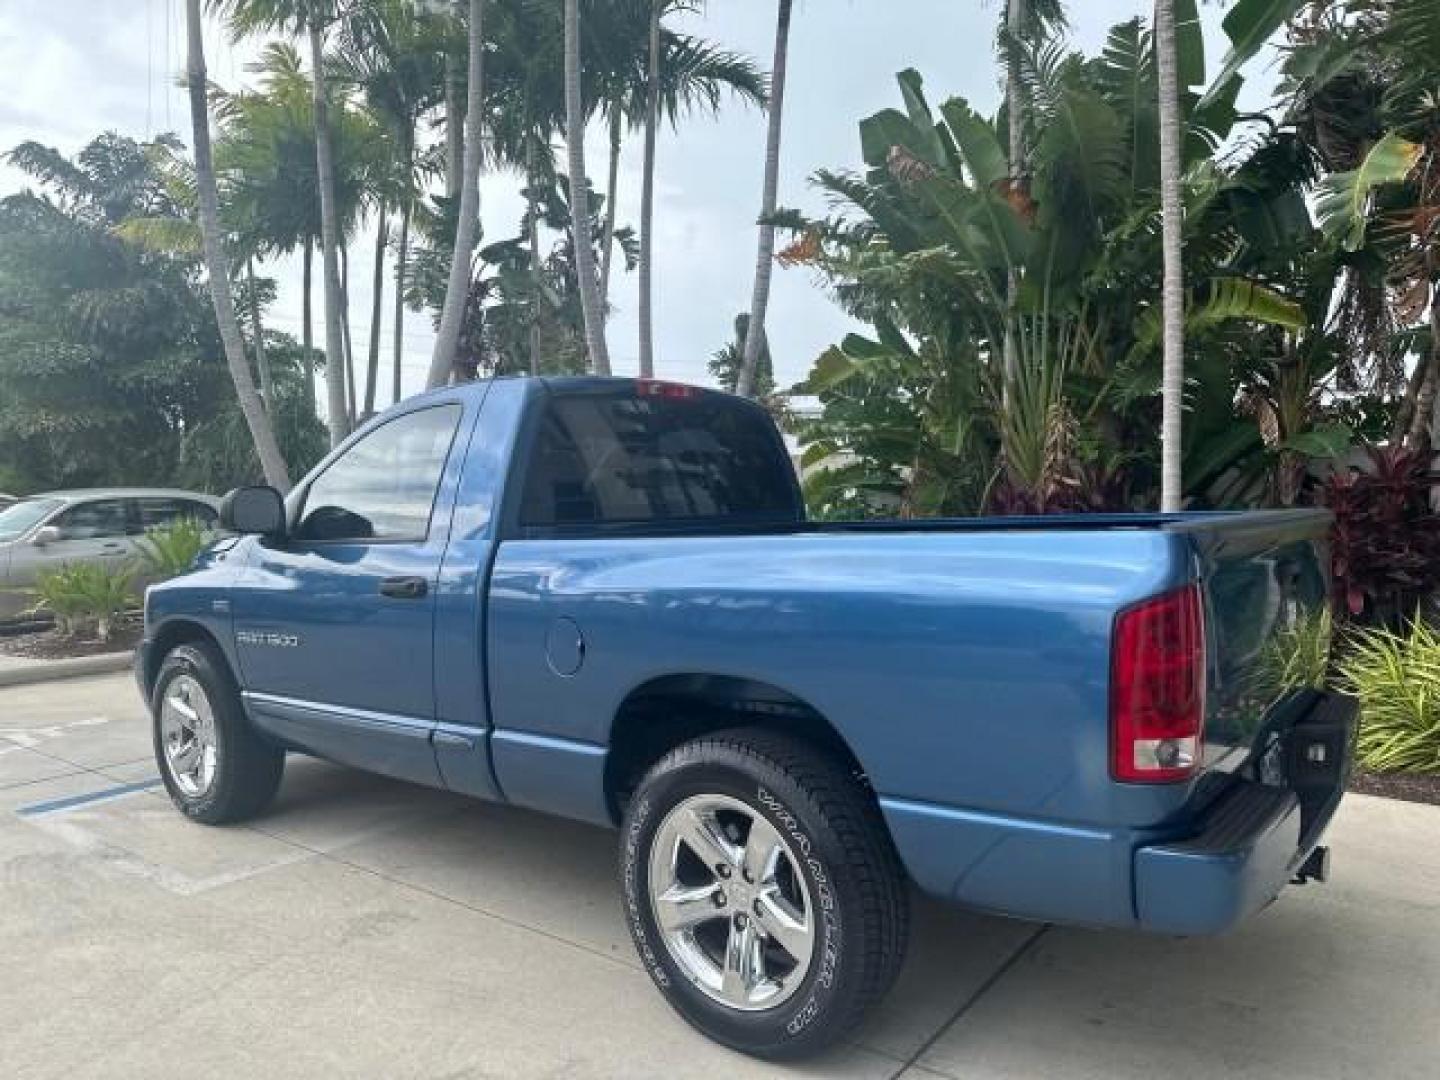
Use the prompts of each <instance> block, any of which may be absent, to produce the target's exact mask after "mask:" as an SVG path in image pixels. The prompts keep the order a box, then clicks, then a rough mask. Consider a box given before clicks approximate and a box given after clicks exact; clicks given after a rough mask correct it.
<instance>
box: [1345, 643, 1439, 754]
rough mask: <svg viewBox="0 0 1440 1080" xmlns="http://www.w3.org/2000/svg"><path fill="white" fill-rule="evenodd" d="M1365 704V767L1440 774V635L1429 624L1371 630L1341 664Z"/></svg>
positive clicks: (1362, 728)
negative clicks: (1399, 629)
mask: <svg viewBox="0 0 1440 1080" xmlns="http://www.w3.org/2000/svg"><path fill="white" fill-rule="evenodd" d="M1341 685H1342V686H1343V687H1344V688H1345V689H1346V690H1347V691H1348V692H1350V693H1352V694H1354V695H1355V696H1356V697H1358V698H1359V699H1360V738H1359V744H1358V746H1357V748H1356V749H1357V757H1358V760H1359V762H1360V764H1361V765H1363V766H1365V767H1366V768H1369V769H1373V770H1375V771H1377V772H1391V771H1395V770H1402V769H1403V770H1411V771H1416V772H1440V634H1437V633H1436V631H1435V629H1434V627H1433V626H1431V625H1430V624H1428V623H1427V622H1426V621H1425V620H1424V619H1420V618H1416V619H1414V620H1413V621H1412V622H1411V623H1410V624H1409V625H1408V627H1406V628H1405V629H1404V630H1403V631H1400V632H1395V631H1391V630H1384V629H1374V630H1366V631H1363V632H1361V633H1359V634H1358V635H1357V636H1356V639H1355V640H1354V641H1353V642H1352V643H1351V647H1350V651H1349V653H1348V655H1347V656H1346V658H1345V659H1344V660H1343V661H1342V663H1341Z"/></svg>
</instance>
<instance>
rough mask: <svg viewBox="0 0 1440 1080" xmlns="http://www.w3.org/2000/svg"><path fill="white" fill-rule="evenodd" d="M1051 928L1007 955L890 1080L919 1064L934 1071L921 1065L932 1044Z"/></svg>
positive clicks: (1044, 926)
mask: <svg viewBox="0 0 1440 1080" xmlns="http://www.w3.org/2000/svg"><path fill="white" fill-rule="evenodd" d="M1049 929H1050V924H1049V923H1045V924H1044V925H1043V926H1041V927H1040V928H1039V929H1038V930H1036V931H1035V933H1033V934H1031V935H1030V936H1029V937H1028V938H1026V939H1025V940H1024V941H1022V942H1021V943H1020V945H1019V947H1018V948H1016V950H1015V951H1014V952H1013V953H1011V954H1010V955H1009V956H1008V957H1006V958H1005V960H1004V961H1003V962H1002V963H1001V964H1000V966H999V967H997V968H996V969H995V970H994V971H992V972H991V973H990V975H989V976H988V977H987V978H986V979H985V981H984V982H983V983H981V984H980V985H979V986H978V987H976V988H975V991H974V992H973V993H972V994H970V996H968V997H967V998H966V999H965V1000H964V1001H962V1002H961V1003H960V1005H959V1007H958V1008H956V1010H955V1011H954V1012H953V1013H951V1014H950V1015H949V1017H947V1018H946V1020H945V1022H944V1023H942V1024H941V1025H940V1026H939V1027H938V1028H936V1029H935V1033H934V1034H933V1035H931V1036H930V1037H929V1038H928V1039H926V1040H925V1041H924V1042H923V1043H921V1044H920V1047H919V1048H918V1049H917V1050H916V1051H915V1052H914V1053H913V1054H911V1055H910V1057H909V1058H908V1059H907V1060H906V1061H904V1062H903V1063H902V1064H901V1066H900V1068H899V1069H897V1070H896V1071H895V1072H893V1073H891V1074H890V1077H889V1080H899V1078H900V1077H901V1076H903V1075H904V1074H905V1072H906V1070H908V1069H910V1068H911V1067H912V1066H918V1067H919V1068H922V1069H925V1071H926V1072H933V1071H934V1070H933V1069H928V1068H926V1067H925V1066H923V1065H920V1064H919V1062H920V1059H921V1058H922V1057H924V1056H925V1055H926V1053H928V1052H929V1050H930V1048H931V1047H932V1046H934V1045H935V1044H936V1043H937V1042H939V1041H940V1039H941V1038H942V1037H943V1036H944V1035H945V1033H946V1032H947V1031H949V1030H950V1029H951V1028H952V1027H954V1026H955V1025H956V1024H957V1023H958V1022H959V1021H960V1020H961V1019H963V1018H964V1016H965V1014H966V1013H968V1012H969V1011H970V1010H971V1009H972V1008H973V1007H974V1006H975V1004H976V1003H977V1002H979V1000H980V999H981V998H983V997H984V996H985V995H986V994H988V993H989V992H990V991H991V989H992V988H993V987H994V986H995V984H996V983H998V982H999V981H1000V980H1001V979H1003V978H1004V977H1005V976H1006V974H1008V973H1009V971H1010V970H1011V969H1012V968H1014V967H1015V965H1016V964H1018V963H1019V962H1020V960H1021V959H1022V958H1023V957H1024V956H1025V954H1026V953H1028V952H1029V951H1030V950H1031V949H1032V948H1033V947H1034V946H1035V943H1036V942H1037V941H1039V940H1040V939H1041V938H1042V937H1043V936H1044V935H1045V932H1046V931H1047V930H1049Z"/></svg>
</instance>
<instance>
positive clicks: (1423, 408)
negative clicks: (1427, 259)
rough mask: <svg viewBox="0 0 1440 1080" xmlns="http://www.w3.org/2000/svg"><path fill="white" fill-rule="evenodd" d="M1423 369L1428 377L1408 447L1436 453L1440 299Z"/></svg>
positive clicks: (1432, 314)
mask: <svg viewBox="0 0 1440 1080" xmlns="http://www.w3.org/2000/svg"><path fill="white" fill-rule="evenodd" d="M1420 367H1422V368H1424V369H1426V374H1425V375H1424V376H1422V378H1421V382H1420V389H1419V391H1418V392H1417V393H1416V395H1415V413H1414V416H1413V417H1412V418H1411V421H1410V431H1409V432H1408V434H1407V436H1406V439H1405V445H1407V446H1410V447H1413V448H1414V449H1416V450H1420V451H1424V450H1426V449H1429V450H1430V451H1431V452H1434V451H1435V450H1437V449H1440V444H1437V443H1436V441H1435V430H1436V427H1437V426H1440V299H1437V301H1436V303H1435V304H1432V305H1431V307H1430V347H1429V348H1428V349H1426V350H1425V352H1424V354H1423V355H1422V356H1421V357H1420Z"/></svg>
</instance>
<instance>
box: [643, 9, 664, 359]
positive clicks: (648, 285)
mask: <svg viewBox="0 0 1440 1080" xmlns="http://www.w3.org/2000/svg"><path fill="white" fill-rule="evenodd" d="M664 3H665V0H651V5H650V65H649V68H648V71H647V76H646V78H647V82H646V87H645V161H644V164H643V166H642V169H643V174H644V179H643V180H642V182H641V189H640V377H641V378H642V379H650V378H653V377H654V375H655V322H654V316H653V314H652V309H651V303H652V277H651V275H652V274H653V272H654V267H655V263H654V259H655V254H654V253H655V236H654V226H655V139H656V135H657V134H658V129H659V127H660V12H661V9H662V8H663V6H664Z"/></svg>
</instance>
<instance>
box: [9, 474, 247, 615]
mask: <svg viewBox="0 0 1440 1080" xmlns="http://www.w3.org/2000/svg"><path fill="white" fill-rule="evenodd" d="M219 509H220V501H219V500H218V499H215V498H212V497H211V496H209V495H202V494H200V493H198V492H194V491H178V490H171V489H165V488H99V489H91V490H86V491H54V492H48V493H46V494H43V495H32V496H30V497H29V498H26V499H20V500H19V501H17V502H15V503H13V504H12V505H10V506H9V507H6V508H5V509H0V622H9V621H13V620H15V619H17V618H19V617H21V616H23V615H24V614H26V613H27V612H28V611H30V610H31V609H32V608H33V607H34V606H35V596H34V594H33V592H32V590H33V589H34V587H35V582H36V580H37V579H38V577H39V576H40V573H41V572H42V571H44V570H46V569H50V568H55V567H60V566H66V565H69V564H73V563H82V562H102V563H107V564H119V563H121V562H123V561H125V560H128V559H131V558H133V557H135V556H136V555H137V554H138V549H137V547H136V542H137V541H138V540H139V539H140V538H141V537H142V536H144V535H145V530H147V529H151V528H154V527H155V526H157V525H164V524H166V523H167V522H170V521H174V520H175V519H177V518H194V519H196V520H198V521H200V522H202V523H203V524H205V525H211V526H213V525H214V524H215V522H216V520H217V518H218V516H219ZM142 584H143V583H142Z"/></svg>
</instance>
